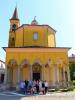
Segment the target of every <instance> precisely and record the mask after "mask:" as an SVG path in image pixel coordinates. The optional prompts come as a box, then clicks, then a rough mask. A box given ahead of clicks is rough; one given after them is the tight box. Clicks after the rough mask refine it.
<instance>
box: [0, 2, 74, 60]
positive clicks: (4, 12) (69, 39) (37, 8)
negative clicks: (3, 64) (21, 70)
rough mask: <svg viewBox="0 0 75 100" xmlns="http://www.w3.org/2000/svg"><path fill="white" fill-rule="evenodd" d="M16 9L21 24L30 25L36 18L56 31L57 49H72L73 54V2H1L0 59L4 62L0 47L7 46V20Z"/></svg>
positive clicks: (3, 54)
mask: <svg viewBox="0 0 75 100" xmlns="http://www.w3.org/2000/svg"><path fill="white" fill-rule="evenodd" d="M16 3H17V7H18V13H19V18H20V21H21V24H27V23H31V21H32V20H33V18H34V16H36V19H37V21H38V22H39V24H48V25H50V26H51V27H53V28H54V29H56V30H57V33H56V41H57V47H72V49H71V50H70V51H69V55H71V53H74V54H75V46H74V43H75V0H1V3H0V59H1V60H3V61H5V52H4V50H3V49H2V47H7V46H8V37H9V28H10V27H9V26H10V22H9V19H10V18H11V16H12V14H13V11H14V8H15V6H16Z"/></svg>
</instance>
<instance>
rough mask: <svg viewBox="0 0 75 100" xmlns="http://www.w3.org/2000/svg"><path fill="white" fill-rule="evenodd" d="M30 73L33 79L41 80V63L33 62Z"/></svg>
mask: <svg viewBox="0 0 75 100" xmlns="http://www.w3.org/2000/svg"><path fill="white" fill-rule="evenodd" d="M32 72H33V73H32V74H33V80H36V81H37V80H41V65H40V64H39V63H37V62H36V63H34V64H33V65H32Z"/></svg>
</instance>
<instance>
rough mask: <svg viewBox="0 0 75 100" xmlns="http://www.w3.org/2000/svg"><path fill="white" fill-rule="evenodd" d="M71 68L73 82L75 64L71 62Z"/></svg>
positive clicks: (74, 78)
mask: <svg viewBox="0 0 75 100" xmlns="http://www.w3.org/2000/svg"><path fill="white" fill-rule="evenodd" d="M69 67H70V76H71V80H75V76H74V75H73V74H74V72H75V62H71V63H70V64H69Z"/></svg>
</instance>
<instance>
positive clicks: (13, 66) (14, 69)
mask: <svg viewBox="0 0 75 100" xmlns="http://www.w3.org/2000/svg"><path fill="white" fill-rule="evenodd" d="M7 69H8V72H7V82H8V83H11V84H13V85H15V84H16V83H17V73H18V64H17V61H16V60H15V59H11V60H9V62H8V65H7ZM15 76H16V77H15Z"/></svg>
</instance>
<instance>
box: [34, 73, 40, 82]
mask: <svg viewBox="0 0 75 100" xmlns="http://www.w3.org/2000/svg"><path fill="white" fill-rule="evenodd" d="M33 80H36V81H37V80H40V73H33Z"/></svg>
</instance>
